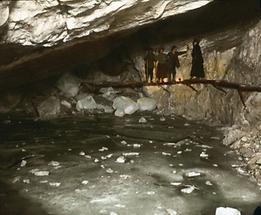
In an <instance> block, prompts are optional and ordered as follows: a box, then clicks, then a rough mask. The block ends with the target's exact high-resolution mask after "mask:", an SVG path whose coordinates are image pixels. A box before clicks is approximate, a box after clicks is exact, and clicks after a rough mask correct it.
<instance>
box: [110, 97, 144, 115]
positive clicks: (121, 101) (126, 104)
mask: <svg viewBox="0 0 261 215" xmlns="http://www.w3.org/2000/svg"><path fill="white" fill-rule="evenodd" d="M112 107H113V108H114V109H115V110H116V111H118V112H117V113H120V112H123V113H124V114H133V113H135V112H136V111H137V110H138V109H139V105H138V104H137V103H136V102H135V101H133V100H132V99H130V98H128V97H125V96H119V97H117V98H115V99H114V100H113V105H112Z"/></svg>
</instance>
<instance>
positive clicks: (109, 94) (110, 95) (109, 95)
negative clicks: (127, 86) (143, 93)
mask: <svg viewBox="0 0 261 215" xmlns="http://www.w3.org/2000/svg"><path fill="white" fill-rule="evenodd" d="M100 92H101V93H102V97H103V98H106V99H108V100H109V101H112V100H113V99H114V98H115V97H116V96H117V93H119V91H117V90H114V89H113V88H112V87H107V88H101V89H100Z"/></svg>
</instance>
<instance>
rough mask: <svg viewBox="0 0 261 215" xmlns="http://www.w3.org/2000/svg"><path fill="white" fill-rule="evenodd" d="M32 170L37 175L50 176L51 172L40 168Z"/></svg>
mask: <svg viewBox="0 0 261 215" xmlns="http://www.w3.org/2000/svg"><path fill="white" fill-rule="evenodd" d="M30 172H31V173H32V174H34V175H35V176H48V175H49V174H50V173H49V171H45V170H42V171H41V170H39V169H32V170H31V171H30Z"/></svg>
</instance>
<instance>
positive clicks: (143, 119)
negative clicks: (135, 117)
mask: <svg viewBox="0 0 261 215" xmlns="http://www.w3.org/2000/svg"><path fill="white" fill-rule="evenodd" d="M146 122H147V120H146V119H145V118H144V117H141V118H140V119H139V123H146Z"/></svg>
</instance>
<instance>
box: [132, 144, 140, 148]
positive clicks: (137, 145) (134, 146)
mask: <svg viewBox="0 0 261 215" xmlns="http://www.w3.org/2000/svg"><path fill="white" fill-rule="evenodd" d="M140 147H141V144H138V143H134V144H133V148H140Z"/></svg>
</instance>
